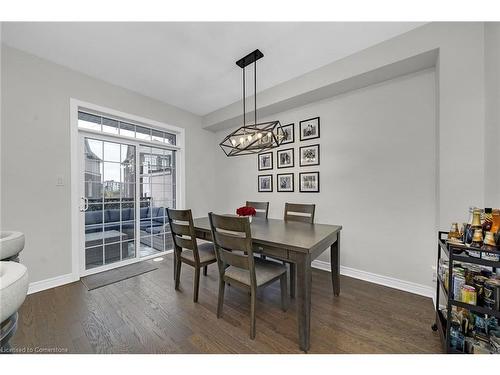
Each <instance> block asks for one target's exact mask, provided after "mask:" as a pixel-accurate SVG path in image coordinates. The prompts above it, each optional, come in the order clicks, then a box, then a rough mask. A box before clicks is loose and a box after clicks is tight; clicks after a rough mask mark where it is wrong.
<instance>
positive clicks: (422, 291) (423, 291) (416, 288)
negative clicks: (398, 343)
mask: <svg viewBox="0 0 500 375" xmlns="http://www.w3.org/2000/svg"><path fill="white" fill-rule="evenodd" d="M312 266H313V267H314V268H318V269H320V270H323V271H328V272H331V268H330V263H329V262H325V261H322V260H314V261H313V262H312ZM340 274H341V275H345V276H349V277H352V278H355V279H360V280H364V281H368V282H370V283H374V284H379V285H384V286H387V287H389V288H394V289H399V290H404V291H405V292H410V293H413V294H418V295H420V296H424V297H429V298H434V294H435V293H436V290H435V288H433V287H430V286H427V285H422V284H417V283H413V282H411V281H405V280H400V279H395V278H393V277H388V276H383V275H377V274H376V273H371V272H367V271H362V270H357V269H355V268H350V267H345V266H340Z"/></svg>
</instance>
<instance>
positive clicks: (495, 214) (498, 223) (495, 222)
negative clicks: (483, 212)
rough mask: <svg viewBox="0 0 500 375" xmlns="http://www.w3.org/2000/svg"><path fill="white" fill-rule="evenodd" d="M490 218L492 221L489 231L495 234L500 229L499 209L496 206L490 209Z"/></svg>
mask: <svg viewBox="0 0 500 375" xmlns="http://www.w3.org/2000/svg"><path fill="white" fill-rule="evenodd" d="M491 218H492V223H491V229H490V232H493V234H495V233H497V232H498V231H499V230H500V210H499V209H498V208H495V209H493V210H492V213H491Z"/></svg>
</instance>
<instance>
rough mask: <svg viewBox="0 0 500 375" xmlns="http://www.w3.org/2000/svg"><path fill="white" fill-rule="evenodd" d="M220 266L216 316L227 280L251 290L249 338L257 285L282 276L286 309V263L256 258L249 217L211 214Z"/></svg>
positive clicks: (283, 299) (221, 304)
mask: <svg viewBox="0 0 500 375" xmlns="http://www.w3.org/2000/svg"><path fill="white" fill-rule="evenodd" d="M208 217H209V219H210V227H211V229H212V238H213V241H214V246H215V254H216V257H217V264H218V266H219V300H218V304H217V318H220V317H221V316H222V306H223V304H224V289H225V285H226V282H227V283H230V284H231V285H232V286H236V287H239V288H241V289H244V290H245V291H247V292H249V293H250V338H251V339H254V338H255V307H256V302H257V288H259V287H263V286H266V285H268V284H270V283H272V282H274V281H275V280H278V279H279V280H280V287H281V308H282V309H283V311H286V309H287V280H286V266H284V265H283V264H280V263H276V262H272V261H268V260H263V259H259V258H254V256H253V251H252V235H251V232H250V222H249V220H248V218H246V217H232V216H224V215H216V214H214V213H212V212H210V213H209V214H208Z"/></svg>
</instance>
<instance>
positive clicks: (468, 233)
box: [464, 206, 481, 245]
mask: <svg viewBox="0 0 500 375" xmlns="http://www.w3.org/2000/svg"><path fill="white" fill-rule="evenodd" d="M476 210H477V209H476V207H474V206H471V207H469V220H468V221H467V229H466V231H465V240H464V242H465V243H466V244H467V245H470V244H471V243H472V236H473V235H474V229H473V228H472V222H473V220H474V218H475V219H476V225H477V223H479V226H481V213H480V212H479V210H478V211H477V212H476ZM475 214H476V215H475ZM478 215H479V216H478Z"/></svg>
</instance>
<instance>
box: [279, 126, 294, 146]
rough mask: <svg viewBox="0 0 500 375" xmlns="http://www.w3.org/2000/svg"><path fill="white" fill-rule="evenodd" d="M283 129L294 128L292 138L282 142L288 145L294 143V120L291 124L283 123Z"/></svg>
mask: <svg viewBox="0 0 500 375" xmlns="http://www.w3.org/2000/svg"><path fill="white" fill-rule="evenodd" d="M282 128H283V130H285V128H290V129H292V132H291V134H292V140H288V141H283V142H281V144H282V145H287V144H289V143H294V142H295V123H294V122H292V123H291V124H286V125H283V126H282Z"/></svg>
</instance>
